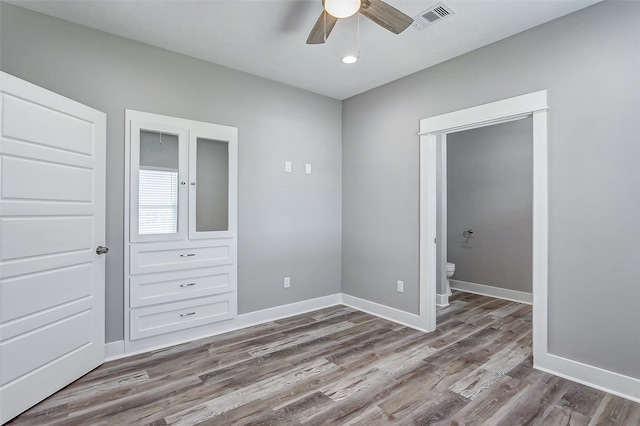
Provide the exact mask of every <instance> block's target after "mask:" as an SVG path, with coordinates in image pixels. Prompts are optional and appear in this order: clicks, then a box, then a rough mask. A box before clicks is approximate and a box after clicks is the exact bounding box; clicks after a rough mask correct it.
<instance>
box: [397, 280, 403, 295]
mask: <svg viewBox="0 0 640 426" xmlns="http://www.w3.org/2000/svg"><path fill="white" fill-rule="evenodd" d="M396 290H397V291H398V293H404V281H397V282H396Z"/></svg>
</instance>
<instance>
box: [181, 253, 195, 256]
mask: <svg viewBox="0 0 640 426" xmlns="http://www.w3.org/2000/svg"><path fill="white" fill-rule="evenodd" d="M195 255H196V254H195V253H189V254H181V255H180V257H192V256H195Z"/></svg>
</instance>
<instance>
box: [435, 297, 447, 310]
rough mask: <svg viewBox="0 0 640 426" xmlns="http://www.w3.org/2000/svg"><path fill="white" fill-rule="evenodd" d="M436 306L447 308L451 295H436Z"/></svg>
mask: <svg viewBox="0 0 640 426" xmlns="http://www.w3.org/2000/svg"><path fill="white" fill-rule="evenodd" d="M436 306H440V307H441V308H444V307H445V306H449V295H448V294H436Z"/></svg>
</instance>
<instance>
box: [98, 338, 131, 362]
mask: <svg viewBox="0 0 640 426" xmlns="http://www.w3.org/2000/svg"><path fill="white" fill-rule="evenodd" d="M124 356H129V355H125V353H124V340H116V341H115V342H109V343H105V344H104V358H105V360H106V361H111V360H114V359H118V358H122V357H124Z"/></svg>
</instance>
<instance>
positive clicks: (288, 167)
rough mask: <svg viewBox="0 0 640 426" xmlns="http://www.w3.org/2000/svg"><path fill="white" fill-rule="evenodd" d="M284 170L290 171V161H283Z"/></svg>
mask: <svg viewBox="0 0 640 426" xmlns="http://www.w3.org/2000/svg"><path fill="white" fill-rule="evenodd" d="M284 171H285V172H287V173H289V172H291V161H285V162H284Z"/></svg>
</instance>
